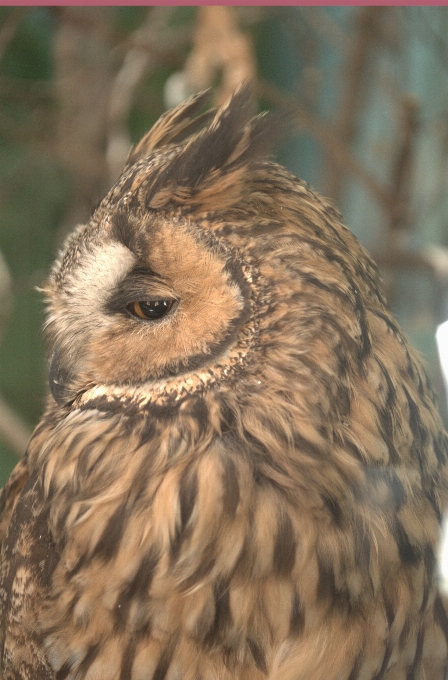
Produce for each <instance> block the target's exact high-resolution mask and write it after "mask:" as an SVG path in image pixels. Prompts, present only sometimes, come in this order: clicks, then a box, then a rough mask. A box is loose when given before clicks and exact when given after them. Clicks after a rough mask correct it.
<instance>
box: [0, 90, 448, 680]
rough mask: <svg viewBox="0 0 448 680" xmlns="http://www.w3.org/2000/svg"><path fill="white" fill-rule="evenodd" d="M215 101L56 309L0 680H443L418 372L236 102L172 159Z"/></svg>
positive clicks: (262, 131) (142, 185)
mask: <svg viewBox="0 0 448 680" xmlns="http://www.w3.org/2000/svg"><path fill="white" fill-rule="evenodd" d="M202 103H203V99H201V96H199V98H198V99H193V100H190V101H189V102H187V104H185V108H182V107H180V108H178V109H177V110H175V111H174V112H172V113H170V114H168V115H167V116H166V117H165V118H164V120H163V121H162V122H161V123H160V124H159V126H158V127H156V128H155V131H154V132H153V133H149V136H147V137H146V138H144V140H143V141H142V143H141V144H140V145H138V146H137V147H136V149H135V150H134V153H133V155H131V156H130V159H129V161H128V165H127V167H126V169H125V171H124V173H123V175H122V177H121V178H120V179H119V180H118V182H117V183H116V185H115V186H114V187H112V189H111V191H110V193H109V194H108V195H107V196H106V198H105V199H104V200H103V201H102V203H101V204H100V206H99V207H98V209H97V211H96V212H95V214H94V215H93V217H92V220H91V222H90V223H89V224H88V225H86V226H85V227H81V228H78V230H77V231H76V232H75V233H74V234H73V235H72V236H71V237H70V238H69V240H68V242H67V244H66V247H65V249H64V251H63V253H62V254H61V256H60V257H59V259H58V261H57V263H56V264H55V267H54V269H53V272H52V273H51V275H50V278H49V281H48V283H47V285H46V287H45V290H46V293H47V295H48V298H49V316H48V324H47V334H48V340H49V344H50V348H51V351H52V360H51V365H50V385H51V388H52V393H53V397H54V399H52V398H50V400H49V405H48V409H47V411H46V413H45V415H44V417H43V419H42V421H41V423H40V425H39V426H38V428H37V429H36V431H35V434H34V436H33V439H32V441H31V443H30V447H29V451H28V458H27V461H26V463H22V464H21V468H20V469H19V470H18V472H16V473H15V477H13V478H12V480H11V482H10V483H9V486H8V487H7V489H6V491H5V492H4V496H3V498H4V499H6V500H5V505H4V508H5V509H4V511H3V513H4V514H3V521H4V523H5V524H9V528H8V530H7V533H6V538H5V539H4V542H3V558H2V559H3V566H2V578H1V582H0V595H1V602H2V618H1V621H2V640H3V652H2V656H1V663H2V664H3V671H2V672H3V677H4V679H5V680H12V679H14V680H22V679H25V678H31V677H32V678H34V680H44V679H45V680H63V678H67V679H69V680H150V679H152V680H178V679H181V680H210V679H212V678H213V679H216V680H233V679H235V678H238V679H239V680H263V679H266V678H268V679H269V680H444V677H445V673H446V670H447V658H448V646H447V639H448V618H447V613H446V610H445V606H446V603H445V601H444V600H443V598H442V596H441V594H440V593H439V592H438V585H437V580H436V577H435V560H436V554H437V546H438V541H439V534H440V522H441V518H442V514H443V512H444V511H445V510H446V507H447V488H448V487H447V479H446V475H447V472H446V471H447V454H448V445H447V435H446V433H445V432H444V430H443V427H442V423H441V419H440V416H439V415H438V413H437V409H436V407H435V405H434V400H433V396H432V392H431V388H430V386H429V384H428V381H427V378H426V375H425V373H424V370H423V368H422V366H421V364H420V361H419V359H418V357H417V356H416V354H415V352H414V351H413V350H412V349H411V348H410V347H409V345H408V344H407V342H406V340H405V338H404V337H403V335H402V333H401V331H400V329H399V327H398V324H397V322H396V321H395V320H394V319H393V317H392V315H391V313H390V311H389V310H388V309H387V306H386V303H385V300H384V298H383V295H382V293H381V284H380V282H379V279H378V274H377V271H376V268H375V266H374V264H373V263H372V261H371V260H370V258H369V256H368V255H367V253H366V252H365V250H364V249H363V248H362V247H361V246H360V244H359V243H358V242H357V240H356V239H355V237H354V236H353V235H352V234H351V233H350V232H349V231H348V229H347V228H346V227H345V226H344V224H343V223H342V221H341V217H340V215H339V213H338V212H337V211H336V210H335V209H334V208H333V207H332V206H331V205H330V204H329V203H328V202H326V201H325V200H324V199H321V198H320V197H319V196H318V195H316V194H315V193H314V192H313V191H312V190H311V189H310V188H309V187H308V186H307V185H306V184H304V183H303V182H301V181H300V180H297V179H296V178H294V177H292V176H291V175H290V174H289V173H287V172H286V170H284V169H283V168H281V167H279V166H278V165H276V164H274V163H271V162H268V161H267V160H264V159H263V157H262V156H263V154H265V152H266V148H267V144H268V140H269V126H268V124H267V120H266V119H265V118H256V119H253V120H250V115H249V112H250V108H251V103H250V96H249V90H248V89H244V88H243V89H242V90H240V91H239V92H238V93H237V94H236V95H235V96H234V98H233V99H232V101H231V102H230V104H229V105H228V106H227V107H224V108H223V109H220V110H219V111H218V112H217V113H216V114H215V113H214V114H213V115H214V118H213V120H212V121H211V122H210V121H209V119H208V118H205V119H202V122H203V123H204V124H205V125H206V127H205V128H204V129H203V131H201V132H195V134H194V136H193V137H191V138H190V139H189V140H186V141H185V142H183V143H179V144H178V142H179V135H180V134H182V133H183V132H185V133H188V134H189V132H191V130H192V129H193V128H192V126H193V119H192V116H193V115H194V113H195V112H196V111H198V110H199V109H200V108H201V106H202ZM174 140H175V141H174ZM163 144H168V146H166V147H165V146H163ZM176 144H178V145H177V146H176ZM148 154H149V155H148ZM161 299H168V300H171V301H174V302H173V306H172V308H171V309H172V311H170V312H169V313H167V315H166V316H163V318H161V319H160V320H158V321H157V322H154V323H153V322H150V323H149V322H145V321H143V322H142V321H141V320H139V319H136V318H135V317H133V316H132V315H131V314H130V313H129V304H130V303H131V302H132V301H134V300H136V301H142V302H144V301H146V302H147V303H148V302H150V301H151V300H161ZM27 475H29V481H28V482H27V486H25V487H23V489H22V484H24V483H25V480H26V478H27ZM17 480H19V481H17ZM14 505H15V509H14ZM23 570H25V571H24V572H23ZM24 574H25V578H24ZM24 583H25V586H24V585H23V584H24ZM17 612H18V613H19V614H17ZM20 617H21V618H20ZM17 620H20V622H21V623H20V626H18V625H17ZM26 655H28V657H27V660H26V663H28V664H29V666H27V667H26V668H25V660H24V659H25V656H26ZM30 669H32V670H30Z"/></svg>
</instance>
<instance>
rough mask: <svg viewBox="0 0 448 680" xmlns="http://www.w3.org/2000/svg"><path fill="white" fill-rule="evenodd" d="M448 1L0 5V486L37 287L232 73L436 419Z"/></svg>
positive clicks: (34, 327) (17, 428)
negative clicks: (406, 357)
mask: <svg viewBox="0 0 448 680" xmlns="http://www.w3.org/2000/svg"><path fill="white" fill-rule="evenodd" d="M447 76H448V7H329V8H326V7H200V8H199V7H18V8H14V7H0V343H1V344H0V484H3V483H4V481H5V479H6V477H7V475H8V474H9V472H10V470H11V469H12V467H13V465H14V464H15V462H16V461H17V457H18V456H20V455H21V454H22V453H23V450H24V448H25V446H26V442H27V438H28V436H29V434H30V432H31V430H32V428H33V427H34V426H35V424H36V423H37V421H38V419H39V417H40V415H41V413H42V410H43V407H44V401H45V395H46V391H47V387H46V357H45V350H44V347H43V343H42V338H41V327H42V323H43V318H44V314H43V312H44V308H43V303H42V298H41V295H40V294H39V293H38V292H37V291H36V286H39V285H40V284H41V283H42V281H43V280H44V278H45V276H46V274H47V272H48V270H49V267H50V264H51V262H52V261H53V259H54V257H55V255H56V253H57V251H58V248H59V247H60V245H61V243H62V241H63V239H64V237H65V236H66V234H67V233H68V231H69V230H70V229H71V228H72V227H73V226H74V225H76V224H77V223H79V222H82V221H84V220H85V219H87V218H88V216H89V215H90V212H91V209H92V207H93V206H94V205H95V204H96V202H97V201H98V200H99V199H100V198H101V196H102V194H103V193H104V192H105V191H106V190H107V189H108V187H109V186H110V185H111V183H112V182H113V181H114V180H115V179H116V178H117V176H118V175H119V173H120V170H121V167H122V166H123V163H124V160H125V158H126V155H127V152H128V150H129V147H130V145H131V144H132V143H134V142H136V141H137V140H138V139H139V137H140V136H141V135H142V134H143V133H144V132H145V131H146V130H147V129H148V128H149V127H150V126H151V125H152V124H153V123H154V122H155V120H156V119H157V118H158V117H159V115H160V114H161V113H163V111H164V110H166V108H169V107H171V106H173V105H175V104H177V103H179V102H180V101H181V100H182V99H184V98H185V97H186V96H188V95H189V94H191V93H193V92H196V91H198V90H201V89H204V88H206V87H210V86H211V87H213V92H214V95H213V96H214V100H215V102H221V101H223V100H225V99H226V98H227V97H228V95H229V94H230V93H231V92H232V91H233V89H234V88H235V86H236V85H237V84H238V83H239V82H240V81H241V80H248V79H252V80H254V81H255V83H256V92H257V97H258V106H259V109H260V110H263V109H279V108H283V109H285V108H286V109H288V110H289V111H290V112H291V113H292V115H293V116H294V120H295V122H296V132H295V134H294V135H292V136H290V137H289V138H288V140H286V141H285V143H284V144H283V145H282V146H281V147H280V148H279V149H278V154H277V159H278V160H279V161H280V162H282V163H284V164H285V165H286V166H287V167H288V168H289V169H290V170H292V171H293V172H294V173H295V174H297V175H298V176H300V177H301V178H302V179H305V180H306V181H308V182H310V183H311V184H312V185H313V186H314V187H315V188H316V189H317V190H318V191H319V192H321V193H323V194H325V195H327V196H330V197H331V198H333V199H334V201H335V202H336V203H337V205H338V206H339V208H340V209H341V210H342V212H343V214H344V217H345V220H346V222H347V224H348V225H349V226H350V228H351V229H352V230H353V231H354V233H355V234H356V235H357V236H358V238H359V239H360V240H361V241H362V242H363V243H364V244H365V245H366V246H367V248H368V249H369V250H370V251H371V253H372V254H373V256H374V258H375V259H376V261H377V263H378V264H379V266H380V269H381V272H382V276H383V280H384V285H385V289H386V294H387V296H388V299H389V302H390V304H391V306H392V308H393V310H394V312H395V314H396V315H397V317H398V318H399V321H400V323H401V325H402V327H403V329H404V331H405V333H406V334H407V335H408V337H409V338H410V340H411V342H412V343H413V344H414V345H415V346H416V347H417V348H418V349H419V350H420V352H421V353H422V355H423V357H424V360H425V362H426V365H427V370H428V372H429V374H430V376H431V378H432V381H433V384H434V387H435V389H436V392H437V393H438V395H439V400H440V408H441V412H442V414H443V416H444V417H445V415H446V413H447V409H446V401H445V397H444V386H443V380H442V377H441V373H440V369H439V361H438V357H437V350H436V344H435V332H436V328H437V326H438V324H440V323H441V322H442V321H444V320H446V319H447V318H448V163H447V160H448V77H447Z"/></svg>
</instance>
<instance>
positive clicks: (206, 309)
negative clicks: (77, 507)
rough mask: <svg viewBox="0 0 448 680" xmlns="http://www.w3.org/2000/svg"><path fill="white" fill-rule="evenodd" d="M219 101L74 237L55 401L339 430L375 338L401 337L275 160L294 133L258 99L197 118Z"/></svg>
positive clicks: (165, 135)
mask: <svg viewBox="0 0 448 680" xmlns="http://www.w3.org/2000/svg"><path fill="white" fill-rule="evenodd" d="M206 100H207V93H202V94H199V95H197V96H194V97H192V98H191V99H189V100H187V101H186V102H184V103H183V104H181V105H180V106H178V107H177V108H175V109H174V110H172V111H170V112H168V113H166V114H165V115H164V116H162V118H161V119H160V120H159V121H158V122H157V123H156V124H155V125H154V127H153V128H152V130H151V131H150V132H149V133H148V134H147V135H146V136H145V137H144V138H143V139H142V140H141V141H140V143H138V144H137V146H136V147H135V148H134V149H133V150H132V151H131V153H130V155H129V158H128V161H127V163H126V166H125V168H124V171H123V173H122V175H121V177H120V178H119V179H118V181H117V182H116V184H115V185H114V186H113V187H112V189H111V190H110V192H109V193H108V194H107V196H106V197H105V198H104V199H103V200H102V201H101V203H100V204H99V205H98V207H97V208H96V210H95V211H94V213H93V215H92V217H91V220H90V222H89V223H88V224H86V225H82V226H80V227H78V228H77V229H76V230H75V231H74V233H73V234H72V235H71V236H70V237H69V238H68V240H67V242H66V244H65V246H64V248H63V250H62V253H61V254H60V256H59V258H58V260H57V262H56V264H55V266H54V268H53V271H52V273H51V275H50V278H49V281H48V283H47V284H46V286H45V292H46V294H47V296H48V300H49V315H48V322H47V332H48V337H49V342H50V347H51V363H50V387H51V392H52V395H53V397H54V400H55V401H56V402H57V404H59V405H61V406H62V405H67V404H72V403H73V402H76V403H77V400H78V401H79V400H80V399H86V398H90V397H92V395H95V398H96V399H97V400H98V398H100V397H104V399H105V400H106V401H109V402H110V400H111V399H112V395H114V398H118V397H119V398H120V399H121V400H125V401H134V402H135V401H137V402H139V403H141V402H142V400H143V401H144V400H149V401H157V400H158V401H166V400H171V401H172V400H174V401H182V400H183V399H185V398H188V396H189V395H191V394H194V393H195V394H197V393H203V392H204V391H205V390H215V391H217V390H218V391H219V390H221V391H223V390H224V391H226V390H231V391H232V390H233V391H235V390H237V391H240V392H241V395H243V394H244V395H246V396H247V397H249V395H250V396H253V395H256V394H258V393H260V391H261V392H262V393H263V395H264V397H265V398H266V395H268V397H267V398H269V395H271V397H272V399H276V400H277V402H278V399H283V400H285V399H286V401H291V400H292V401H294V403H295V404H297V403H300V404H301V406H300V408H301V409H302V411H303V412H304V413H305V414H306V413H308V412H310V413H313V418H316V417H317V418H318V419H320V420H321V421H322V422H324V421H325V420H328V417H329V414H331V416H332V417H333V416H334V415H335V414H336V418H340V417H342V416H341V414H344V413H347V412H348V411H349V409H350V400H351V397H352V392H353V384H352V381H353V380H355V379H356V378H355V376H359V375H360V372H361V373H362V370H364V369H363V368H362V367H363V364H364V362H365V361H367V360H368V358H369V356H370V354H371V349H372V336H373V334H375V333H376V335H377V336H378V337H379V338H380V337H381V336H386V335H387V332H388V324H389V327H393V328H395V326H393V322H392V321H391V319H390V316H389V315H388V312H387V311H385V308H384V301H383V299H382V296H381V293H380V292H379V285H378V278H377V274H376V270H375V267H374V265H373V264H372V262H371V260H370V259H369V257H368V255H367V254H366V253H365V251H364V250H363V248H362V247H361V246H360V245H359V243H358V242H357V240H356V239H355V238H354V237H353V236H352V234H351V233H350V232H349V231H348V230H347V229H346V227H345V226H344V225H343V224H342V222H341V218H340V215H339V213H338V212H337V211H336V210H335V209H334V208H333V207H332V205H331V204H330V203H329V202H326V201H324V200H323V199H321V198H320V197H319V196H318V195H316V194H315V193H314V192H312V190H311V189H310V188H309V187H308V186H307V185H306V184H305V183H304V182H302V181H300V180H298V179H297V178H295V177H293V176H292V175H291V174H289V173H288V172H287V171H286V170H285V169H284V168H282V167H281V166H279V165H277V164H276V163H274V162H272V161H271V160H269V159H268V158H267V154H268V153H269V151H270V148H271V145H272V142H273V140H275V138H276V137H277V136H278V134H279V129H281V128H282V125H283V124H282V125H279V123H278V121H277V122H276V120H275V117H273V116H271V115H267V114H262V115H259V116H256V117H252V111H253V98H252V95H251V88H250V87H248V86H244V87H241V88H240V89H239V90H238V91H237V92H236V93H235V94H234V96H233V97H232V98H231V100H230V101H229V102H228V103H227V104H226V105H225V106H223V107H222V108H220V109H218V110H214V109H212V110H209V111H207V112H206V113H203V114H202V115H201V114H199V115H197V114H198V112H200V110H201V109H202V108H203V107H204V105H205V103H206ZM372 310H379V312H380V316H381V315H382V317H381V318H382V320H380V316H378V314H376V315H374V318H373V317H372V318H370V316H371V311H372ZM369 315H370V316H369ZM385 319H387V320H386V321H385ZM372 323H373V326H374V327H375V328H374V327H373V326H372ZM379 326H381V328H379ZM393 333H398V331H396V330H394V331H393ZM389 335H390V334H389ZM388 342H390V338H389V340H388ZM361 369H362V370H361ZM86 395H87V396H86ZM242 398H243V396H242ZM244 398H245V397H244ZM305 417H308V416H306V415H305Z"/></svg>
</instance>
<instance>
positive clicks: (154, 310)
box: [127, 300, 175, 321]
mask: <svg viewBox="0 0 448 680" xmlns="http://www.w3.org/2000/svg"><path fill="white" fill-rule="evenodd" d="M174 303H175V300H136V301H135V302H131V303H130V304H129V305H128V306H127V310H128V312H130V314H132V316H135V317H136V318H137V319H145V320H147V321H157V319H161V318H162V317H164V316H166V314H168V312H169V311H170V310H171V309H172V308H173V305H174Z"/></svg>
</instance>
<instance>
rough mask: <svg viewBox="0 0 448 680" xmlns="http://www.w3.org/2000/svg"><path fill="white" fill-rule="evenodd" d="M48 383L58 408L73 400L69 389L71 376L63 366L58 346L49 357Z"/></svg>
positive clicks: (71, 391)
mask: <svg viewBox="0 0 448 680" xmlns="http://www.w3.org/2000/svg"><path fill="white" fill-rule="evenodd" d="M48 382H49V385H50V391H51V394H52V395H53V399H54V400H55V401H56V403H57V404H59V406H63V405H64V404H67V403H68V402H70V401H72V400H73V396H74V395H73V390H72V389H71V388H70V384H71V383H72V376H71V374H70V372H69V371H68V370H67V368H66V367H65V366H64V362H63V361H62V358H61V352H60V349H59V347H58V346H56V347H55V349H54V351H53V354H52V355H51V360H50V368H49V372H48Z"/></svg>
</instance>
